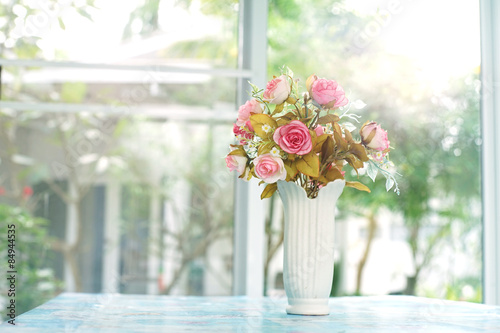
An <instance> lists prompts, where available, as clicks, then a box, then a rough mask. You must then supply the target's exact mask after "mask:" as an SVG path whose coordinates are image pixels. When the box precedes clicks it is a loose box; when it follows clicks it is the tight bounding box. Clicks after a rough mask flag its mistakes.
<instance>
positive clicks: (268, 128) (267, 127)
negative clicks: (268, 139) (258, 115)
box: [262, 124, 272, 133]
mask: <svg viewBox="0 0 500 333" xmlns="http://www.w3.org/2000/svg"><path fill="white" fill-rule="evenodd" d="M271 129H272V127H271V126H269V125H268V124H264V125H262V130H263V131H264V132H266V133H269V131H270V130H271Z"/></svg>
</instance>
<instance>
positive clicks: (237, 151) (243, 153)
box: [228, 146, 247, 157]
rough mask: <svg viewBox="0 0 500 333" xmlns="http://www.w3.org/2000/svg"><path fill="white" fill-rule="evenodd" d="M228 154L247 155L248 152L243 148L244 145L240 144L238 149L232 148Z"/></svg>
mask: <svg viewBox="0 0 500 333" xmlns="http://www.w3.org/2000/svg"><path fill="white" fill-rule="evenodd" d="M228 155H235V156H245V157H246V156H247V153H246V152H245V150H244V149H243V146H238V148H237V149H235V150H232V151H231V152H230V153H229V154H228Z"/></svg>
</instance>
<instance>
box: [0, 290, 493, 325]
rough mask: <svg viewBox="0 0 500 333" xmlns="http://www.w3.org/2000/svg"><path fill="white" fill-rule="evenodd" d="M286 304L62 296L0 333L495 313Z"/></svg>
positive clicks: (440, 318)
mask: <svg viewBox="0 0 500 333" xmlns="http://www.w3.org/2000/svg"><path fill="white" fill-rule="evenodd" d="M285 307H286V298H282V297H263V298H249V297H244V296H234V297H197V296H185V297H181V296H149V295H123V294H80V293H63V294H61V295H59V296H58V297H56V298H54V299H52V300H50V301H49V302H47V303H45V304H43V305H41V306H39V307H38V308H36V309H33V310H31V311H29V312H26V313H25V314H22V315H20V316H18V317H17V318H16V319H15V324H16V325H15V326H13V325H11V324H9V323H7V322H4V323H2V324H0V332H2V333H4V332H5V333H9V332H17V333H19V332H37V333H44V332H47V333H49V332H50V333H59V332H63V333H73V332H78V333H91V332H92V333H101V332H102V333H108V332H122V333H126V332H144V333H149V332H155V333H156V332H338V333H350V332H352V333H357V332H370V333H373V332H385V333H387V332H389V333H391V332H397V333H401V332H425V333H428V332H440V333H443V332H497V333H498V332H500V307H499V306H487V305H483V304H475V303H466V302H452V301H443V300H436V299H428V298H420V297H412V296H373V297H339V298H331V299H330V309H331V313H330V315H328V316H296V315H287V314H286V313H285Z"/></svg>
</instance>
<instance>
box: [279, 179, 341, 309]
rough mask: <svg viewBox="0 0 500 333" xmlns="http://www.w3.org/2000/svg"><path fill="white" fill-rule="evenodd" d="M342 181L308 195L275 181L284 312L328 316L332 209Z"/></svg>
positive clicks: (294, 186) (290, 183)
mask: <svg viewBox="0 0 500 333" xmlns="http://www.w3.org/2000/svg"><path fill="white" fill-rule="evenodd" d="M344 186H345V181H343V180H336V181H334V182H331V183H329V184H328V185H327V186H326V187H323V188H321V189H320V191H319V195H318V196H317V197H316V198H315V199H309V198H307V195H306V192H305V190H304V189H303V188H301V187H300V186H298V185H297V184H295V183H293V182H285V181H279V182H278V193H279V196H280V198H281V200H282V202H283V208H284V213H285V238H284V252H285V253H284V263H283V280H284V285H285V291H286V295H287V297H288V304H289V305H288V307H287V312H288V313H289V314H301V315H327V314H328V313H329V306H328V299H329V296H330V291H331V288H332V282H333V264H334V236H335V233H334V230H335V229H334V228H335V208H336V203H337V199H338V198H339V196H340V195H341V193H342V191H343V189H344Z"/></svg>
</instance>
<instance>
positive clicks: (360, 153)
mask: <svg viewBox="0 0 500 333" xmlns="http://www.w3.org/2000/svg"><path fill="white" fill-rule="evenodd" d="M349 152H350V153H352V154H353V155H354V156H356V157H357V158H358V159H359V160H361V161H363V162H367V161H368V155H366V150H365V148H364V147H363V145H362V144H360V143H351V147H350V148H349Z"/></svg>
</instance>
